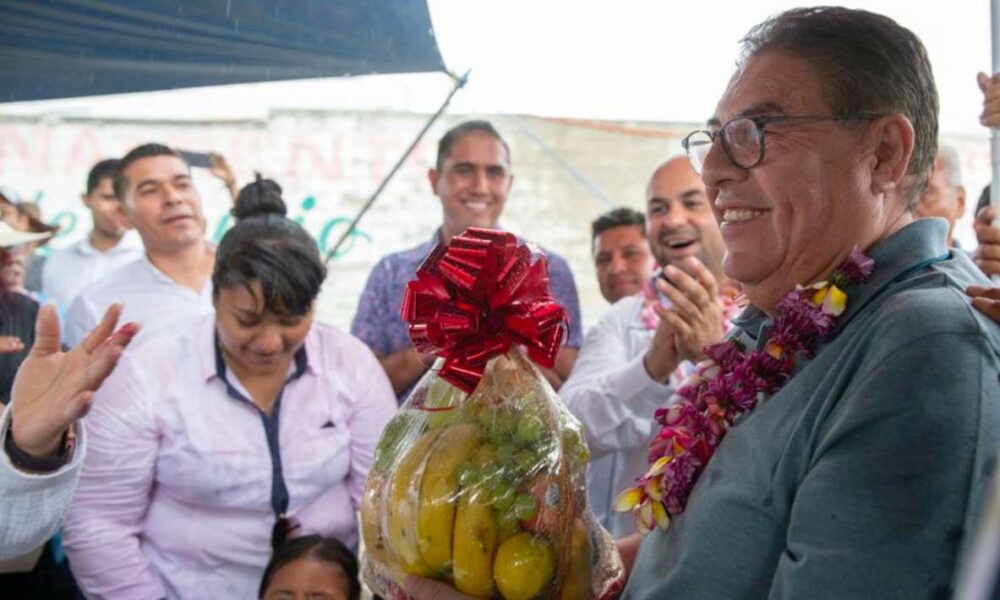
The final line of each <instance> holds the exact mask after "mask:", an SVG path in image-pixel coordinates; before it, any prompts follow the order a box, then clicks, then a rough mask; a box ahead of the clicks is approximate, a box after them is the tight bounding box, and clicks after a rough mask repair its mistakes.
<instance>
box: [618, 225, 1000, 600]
mask: <svg viewBox="0 0 1000 600" xmlns="http://www.w3.org/2000/svg"><path fill="white" fill-rule="evenodd" d="M945 233H946V231H945V227H944V221H942V220H939V219H923V220H919V221H916V222H914V223H913V224H911V225H909V226H907V227H905V228H904V229H902V230H900V231H899V232H897V233H896V234H894V235H893V236H891V237H890V238H888V239H887V240H885V241H884V242H882V243H881V244H879V245H878V246H877V247H875V248H873V249H872V250H871V251H870V252H869V255H870V256H871V257H872V258H873V259H874V260H875V272H874V273H873V274H872V276H871V277H870V278H869V279H868V281H867V282H866V283H865V284H864V285H862V286H860V287H858V288H856V289H854V290H852V291H851V292H849V294H848V296H849V301H848V308H847V311H846V312H845V313H844V315H842V316H841V317H840V318H839V319H838V320H837V325H836V330H835V332H834V337H833V338H832V339H831V341H830V342H829V343H827V344H825V345H823V346H821V347H820V348H819V352H818V354H817V356H816V357H815V358H814V359H813V360H804V359H802V358H801V357H800V358H799V360H798V361H797V368H796V373H795V374H794V376H793V377H792V378H791V379H790V380H789V381H788V383H786V384H785V386H784V387H783V388H781V389H780V390H779V391H778V392H777V393H776V394H774V396H771V397H769V398H765V399H762V400H761V401H760V402H759V403H758V405H757V408H756V409H755V410H754V411H753V412H751V413H750V414H749V415H747V416H746V417H745V418H744V419H743V420H742V421H741V422H739V423H738V424H737V425H736V426H735V427H734V428H733V429H732V430H731V431H730V432H729V434H728V435H727V436H726V437H725V439H724V440H723V441H722V443H721V444H720V446H719V448H718V449H717V451H716V453H715V456H714V458H713V459H712V460H711V462H710V463H709V465H708V466H707V467H706V469H705V471H704V473H703V474H702V476H701V478H700V479H699V480H698V482H697V484H696V485H695V487H694V490H693V491H692V493H691V496H690V499H689V502H688V506H687V510H686V511H685V512H684V513H683V514H681V515H679V516H678V517H677V518H675V519H674V520H673V522H672V524H671V527H670V530H669V531H668V532H667V533H663V532H661V531H654V532H653V533H652V534H650V535H649V536H648V537H647V538H646V539H645V540H643V543H642V546H641V548H640V551H639V556H638V558H637V560H636V564H635V567H634V570H633V572H632V576H631V579H630V581H629V584H628V587H627V589H626V591H625V597H626V598H633V599H637V598H643V599H645V598H683V599H684V600H697V599H701V598H704V599H711V600H718V599H722V598H724V599H727V600H728V599H734V598H809V599H811V600H815V599H824V598H830V599H837V600H841V599H844V598H880V599H881V598H906V599H907V600H910V599H914V598H940V597H947V594H948V589H949V584H950V582H951V579H952V575H953V573H954V572H955V565H956V558H957V555H958V553H959V549H960V547H961V545H962V543H963V538H964V536H965V534H966V532H969V531H971V530H972V527H973V526H974V524H975V518H976V516H977V515H978V513H979V508H980V505H981V504H982V501H983V495H984V494H985V490H986V488H987V486H986V482H987V477H988V476H989V473H990V471H991V469H992V463H993V458H994V456H995V455H996V453H997V448H998V445H1000V383H998V374H1000V360H998V350H997V349H998V348H1000V327H998V326H997V325H996V324H994V323H993V322H992V321H990V320H989V319H987V318H986V317H985V316H983V315H981V314H980V313H979V312H977V311H976V310H974V309H973V308H972V307H971V305H970V304H969V301H968V299H967V298H966V297H965V294H964V293H963V290H964V289H965V287H966V286H968V285H970V284H978V285H989V282H988V281H987V280H986V279H985V278H984V276H983V275H982V274H981V273H980V272H979V270H978V269H977V268H976V267H975V265H974V264H973V263H972V262H971V261H970V260H969V259H968V258H967V257H966V256H965V254H964V253H962V252H951V251H949V250H948V249H947V248H946V247H945V244H944V240H945ZM735 325H736V326H737V329H736V335H740V336H741V337H742V338H743V340H744V341H745V342H746V343H747V346H748V347H758V346H760V345H763V343H764V341H766V338H767V335H768V327H769V325H770V321H769V320H768V319H767V317H766V316H765V315H764V314H763V313H761V312H760V311H758V310H757V309H754V308H750V309H748V310H747V311H745V312H744V314H743V315H741V317H740V318H739V319H738V321H737V322H736V323H735Z"/></svg>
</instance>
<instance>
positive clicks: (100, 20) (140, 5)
mask: <svg viewBox="0 0 1000 600" xmlns="http://www.w3.org/2000/svg"><path fill="white" fill-rule="evenodd" d="M444 70H445V67H444V63H443V61H442V60H441V55H440V53H439V52H438V48H437V43H436V41H435V39H434V32H433V30H432V27H431V21H430V15H429V13H428V11H427V4H426V2H424V0H73V1H68V0H34V1H31V0H3V1H2V2H0V102H16V101H25V100H41V99H46V98H68V97H76V96H95V95H102V94H118V93H125V92H143V91H152V90H165V89H175V88H187V87H198V86H207V85H223V84H230V83H247V82H254V81H278V80H287V79H304V78H312V77H335V76H344V75H367V74H372V73H412V72H420V71H444Z"/></svg>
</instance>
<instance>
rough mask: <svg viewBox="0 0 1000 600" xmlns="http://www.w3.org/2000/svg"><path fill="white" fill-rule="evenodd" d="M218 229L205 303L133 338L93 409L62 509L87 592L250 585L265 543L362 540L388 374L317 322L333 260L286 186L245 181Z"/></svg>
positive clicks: (238, 593) (194, 593)
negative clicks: (205, 311)
mask: <svg viewBox="0 0 1000 600" xmlns="http://www.w3.org/2000/svg"><path fill="white" fill-rule="evenodd" d="M233 215H234V216H235V217H236V218H237V219H238V223H237V225H236V226H234V227H233V228H232V229H231V230H230V231H229V232H228V233H227V234H226V236H225V237H224V238H223V239H222V241H221V242H220V243H219V247H218V250H217V257H216V265H215V270H214V272H213V274H212V285H213V298H214V303H215V309H216V311H215V315H213V316H211V317H209V318H207V319H205V318H203V319H200V320H197V321H193V322H191V323H189V324H188V325H186V326H184V327H181V328H179V330H178V331H175V332H173V333H172V334H170V335H168V336H160V337H159V338H154V339H151V340H148V341H147V342H146V343H144V344H141V345H139V346H137V347H134V348H130V349H129V351H128V352H127V353H126V354H125V355H124V356H123V357H122V359H121V361H120V363H119V365H118V368H117V370H116V371H115V372H114V373H113V375H112V376H111V377H110V378H109V379H108V380H107V381H106V382H105V383H104V385H103V386H102V387H101V389H100V390H99V391H98V393H97V395H98V396H99V398H98V401H96V402H95V409H94V411H93V412H92V413H91V415H90V416H89V417H88V418H87V421H86V429H87V434H88V436H89V438H90V442H89V444H90V449H89V453H88V455H87V458H86V460H85V463H84V469H83V474H82V475H81V478H80V484H79V487H78V488H77V493H76V497H75V499H74V502H73V505H72V507H71V509H70V513H69V516H68V519H67V522H66V526H65V538H66V548H67V551H68V553H69V557H70V564H71V566H72V569H73V573H74V575H75V576H76V578H77V582H78V583H79V585H80V587H81V589H82V590H83V591H84V593H85V594H86V595H87V597H88V598H111V599H131V598H135V599H142V600H149V599H151V598H183V599H185V600H189V599H198V598H212V599H218V598H252V597H254V596H255V594H256V593H257V591H258V590H257V586H258V584H259V582H260V578H261V574H262V572H263V570H264V567H265V565H266V564H267V562H268V559H269V557H270V552H271V542H272V539H273V538H275V537H278V538H282V537H284V534H285V533H286V531H287V530H288V529H289V528H290V527H293V523H296V522H297V523H298V524H300V525H301V532H302V533H319V534H322V535H327V536H334V537H337V538H338V539H340V540H341V541H343V542H344V543H345V544H346V545H347V546H348V547H350V548H354V549H356V547H357V539H358V535H357V526H356V518H355V511H356V508H357V506H358V503H359V501H360V497H361V492H362V489H363V486H364V482H365V477H366V475H367V473H368V467H369V465H370V464H371V461H372V457H373V453H374V450H375V445H376V443H377V442H378V438H379V436H380V434H381V432H382V429H383V428H384V427H385V425H386V423H387V422H388V421H389V419H390V417H391V416H392V414H393V412H394V410H395V407H396V402H395V398H394V396H393V393H392V388H391V387H390V385H389V381H388V379H387V378H386V376H385V373H384V372H383V370H382V368H381V367H380V366H379V363H378V362H377V360H376V359H375V357H374V356H373V355H372V353H371V351H370V350H369V349H368V347H367V346H365V345H364V344H363V343H362V342H360V341H359V340H357V339H356V338H354V337H352V336H350V335H348V334H346V333H343V332H341V331H339V330H337V329H335V328H333V327H330V326H327V325H323V324H320V323H315V322H314V321H313V305H314V303H315V299H316V296H317V295H318V294H319V291H320V286H321V285H322V282H323V279H324V277H325V276H326V269H325V267H324V265H323V262H322V260H321V259H320V255H319V250H318V248H317V246H316V243H315V241H314V240H313V239H312V238H311V237H310V236H309V234H308V233H306V232H305V230H304V229H302V227H301V226H299V225H297V224H296V223H294V222H292V221H290V220H288V219H287V218H285V216H284V215H285V205H284V203H283V202H282V201H281V197H280V188H279V187H278V186H277V184H274V183H273V182H271V181H267V180H263V181H262V180H258V181H257V182H256V183H254V184H251V185H249V186H247V187H246V188H244V191H243V192H242V193H241V194H240V197H239V199H238V200H237V203H236V207H235V208H234V209H233Z"/></svg>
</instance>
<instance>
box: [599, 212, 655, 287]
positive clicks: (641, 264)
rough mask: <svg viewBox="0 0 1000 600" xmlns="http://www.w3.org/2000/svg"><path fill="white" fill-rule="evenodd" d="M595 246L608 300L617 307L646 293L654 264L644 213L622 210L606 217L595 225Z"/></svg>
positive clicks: (610, 213) (600, 282) (602, 284)
mask: <svg viewBox="0 0 1000 600" xmlns="http://www.w3.org/2000/svg"><path fill="white" fill-rule="evenodd" d="M591 244H592V245H593V248H594V269H595V270H596V271H597V284H598V285H599V286H600V288H601V295H602V296H604V299H605V300H607V301H608V302H609V303H611V304H614V303H615V302H618V301H619V300H621V299H622V298H624V297H626V296H631V295H633V294H636V293H638V292H639V291H641V290H642V286H643V285H644V284H645V283H646V280H647V279H649V276H650V274H652V272H653V266H654V263H653V255H652V253H650V251H649V242H648V241H647V240H646V217H645V216H644V215H643V214H642V213H641V212H639V211H636V210H632V209H631V208H626V207H620V208H616V209H614V210H610V211H608V212H606V213H604V214H602V215H601V216H599V217H598V218H597V219H596V220H595V221H594V222H593V223H592V224H591Z"/></svg>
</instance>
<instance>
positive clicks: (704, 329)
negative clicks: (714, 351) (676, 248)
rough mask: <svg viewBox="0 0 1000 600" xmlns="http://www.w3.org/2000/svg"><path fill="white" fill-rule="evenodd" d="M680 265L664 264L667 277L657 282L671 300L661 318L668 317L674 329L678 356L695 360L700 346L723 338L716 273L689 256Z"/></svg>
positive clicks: (700, 352)
mask: <svg viewBox="0 0 1000 600" xmlns="http://www.w3.org/2000/svg"><path fill="white" fill-rule="evenodd" d="M682 266H683V267H684V269H680V268H678V267H675V266H673V265H667V267H666V268H664V270H663V273H664V275H665V276H666V278H667V280H668V281H663V280H657V282H656V286H657V289H659V291H660V293H662V294H663V295H664V296H666V297H667V298H668V299H670V302H671V303H672V306H670V307H669V308H667V309H666V311H665V312H666V316H665V317H664V316H662V315H661V317H660V318H661V319H663V318H666V319H668V320H669V321H670V324H671V326H672V327H673V329H674V331H676V341H677V352H678V355H679V356H680V358H681V359H682V360H689V361H697V360H699V359H700V358H701V357H702V348H704V347H705V346H708V345H710V344H714V343H716V342H718V341H720V340H721V339H722V335H723V329H722V304H721V303H720V302H719V288H718V285H717V284H716V282H715V277H714V276H713V275H712V272H711V271H709V270H708V268H707V267H705V265H703V264H702V263H701V261H699V260H698V259H696V258H693V257H689V258H686V259H684V262H683V263H682ZM685 271H686V272H685Z"/></svg>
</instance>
